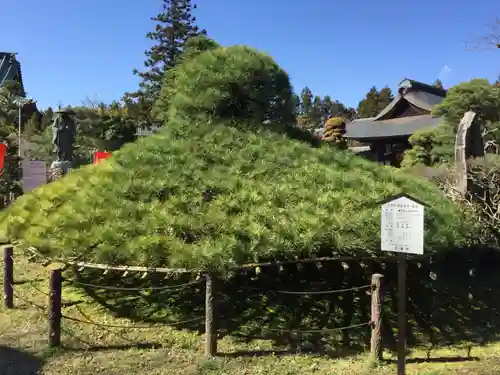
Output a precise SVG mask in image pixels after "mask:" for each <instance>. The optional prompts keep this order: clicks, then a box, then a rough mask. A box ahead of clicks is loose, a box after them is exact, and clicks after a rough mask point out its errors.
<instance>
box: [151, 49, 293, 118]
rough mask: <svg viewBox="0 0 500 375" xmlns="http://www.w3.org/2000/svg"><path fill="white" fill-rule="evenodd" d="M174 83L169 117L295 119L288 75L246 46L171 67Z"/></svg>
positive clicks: (224, 50) (217, 51) (207, 52)
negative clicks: (174, 67)
mask: <svg viewBox="0 0 500 375" xmlns="http://www.w3.org/2000/svg"><path fill="white" fill-rule="evenodd" d="M174 86H175V94H174V95H173V97H171V100H170V103H169V114H170V116H172V115H174V116H188V117H189V116H196V115H199V114H203V115H204V116H208V117H210V118H213V119H215V118H226V119H227V118H238V119H251V120H255V122H256V123H258V122H264V121H266V122H271V124H272V125H274V124H276V125H277V124H280V125H288V126H292V123H293V120H294V104H293V97H292V87H291V85H290V81H289V78H288V75H287V74H286V73H285V72H284V71H283V70H282V69H281V68H280V67H279V65H277V64H276V63H275V62H274V61H273V59H272V58H271V57H269V56H267V55H264V54H262V53H260V52H258V51H256V50H254V49H252V48H249V47H244V46H235V47H228V48H223V47H221V48H216V49H212V50H209V51H206V52H204V53H201V54H199V55H197V56H195V57H194V58H193V59H190V60H187V61H185V62H184V63H183V64H181V65H180V66H178V67H177V68H176V71H175V83H174ZM161 101H162V98H160V100H159V102H160V103H161Z"/></svg>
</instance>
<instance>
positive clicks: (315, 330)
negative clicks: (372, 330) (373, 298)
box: [262, 322, 371, 334]
mask: <svg viewBox="0 0 500 375" xmlns="http://www.w3.org/2000/svg"><path fill="white" fill-rule="evenodd" d="M369 325H371V322H366V323H360V324H353V325H350V326H346V327H338V328H325V329H285V328H280V329H278V328H262V331H269V332H289V333H306V334H307V333H326V332H335V331H344V330H346V329H351V328H359V327H364V326H369Z"/></svg>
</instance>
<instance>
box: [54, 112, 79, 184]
mask: <svg viewBox="0 0 500 375" xmlns="http://www.w3.org/2000/svg"><path fill="white" fill-rule="evenodd" d="M71 116H75V112H74V111H73V110H72V109H71V108H62V109H59V110H58V111H56V112H55V118H54V121H53V122H52V145H53V150H52V151H53V152H54V153H55V154H56V161H54V162H53V163H52V165H51V169H60V170H61V172H62V174H66V173H67V171H68V170H69V169H70V168H71V166H72V162H73V150H74V144H75V138H76V122H75V120H74V119H73V118H72V117H71Z"/></svg>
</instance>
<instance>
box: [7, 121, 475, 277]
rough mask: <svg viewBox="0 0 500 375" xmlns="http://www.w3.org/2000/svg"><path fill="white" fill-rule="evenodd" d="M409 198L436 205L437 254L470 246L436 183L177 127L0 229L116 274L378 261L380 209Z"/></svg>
mask: <svg viewBox="0 0 500 375" xmlns="http://www.w3.org/2000/svg"><path fill="white" fill-rule="evenodd" d="M401 191H404V192H407V193H410V194H414V195H415V196H416V197H417V198H420V199H421V200H423V201H425V202H427V203H428V204H429V206H430V208H429V209H428V212H427V216H426V228H427V237H426V251H427V252H432V251H438V250H440V249H444V248H448V247H451V246H455V245H460V244H463V243H464V242H465V241H466V240H467V238H466V236H467V233H468V232H469V231H468V230H469V226H468V224H467V222H466V221H464V218H463V216H462V214H461V213H460V212H459V210H457V209H456V207H455V206H454V205H453V204H452V203H451V202H448V201H447V200H446V199H445V198H444V196H443V195H442V193H441V192H439V191H438V190H437V188H434V187H433V186H432V185H431V184H430V183H426V182H424V181H421V180H419V179H417V178H413V177H411V176H409V175H406V174H403V173H394V172H392V171H391V170H390V169H388V168H383V167H380V166H378V165H376V164H373V163H371V162H368V161H365V160H363V159H361V158H356V157H353V156H351V155H349V154H348V153H347V152H344V151H337V152H335V153H332V152H331V149H329V148H326V147H323V148H318V149H312V148H311V147H309V146H308V145H307V144H305V143H302V142H298V141H294V140H290V139H289V138H287V137H286V136H285V135H278V134H276V133H273V132H270V131H268V130H265V129H262V130H259V131H257V132H256V133H251V132H248V131H244V130H240V129H239V126H238V125H235V126H227V121H219V122H214V123H211V124H208V123H207V122H206V121H204V120H198V121H196V120H190V121H187V120H179V119H177V120H172V121H171V122H170V123H169V126H168V128H164V129H162V130H161V132H160V133H158V134H155V135H152V136H150V137H147V138H145V139H141V140H139V141H137V142H136V143H134V144H129V145H126V146H124V147H123V148H122V149H120V150H119V151H117V152H115V153H114V156H113V157H112V158H111V159H108V160H106V161H103V162H102V163H100V164H99V165H92V166H87V167H84V168H81V169H79V170H75V171H73V172H72V173H70V174H69V175H67V176H66V177H65V178H63V179H61V180H59V181H56V182H53V183H51V184H49V185H45V186H43V187H41V188H39V189H37V190H35V191H34V192H33V193H32V194H27V195H25V196H23V197H21V198H20V199H19V200H18V201H17V202H16V203H15V204H14V205H12V206H11V207H9V209H8V210H7V212H6V213H5V214H4V215H3V217H2V218H1V220H0V230H1V231H2V232H3V234H4V235H5V236H6V237H7V238H8V239H9V240H15V239H17V240H21V242H22V244H23V245H24V246H28V245H31V246H34V247H36V248H37V249H39V250H40V251H42V252H43V253H45V254H48V255H51V256H60V255H62V256H64V257H78V258H80V259H84V260H86V261H94V262H104V263H114V264H123V263H128V264H132V263H134V264H142V265H148V266H153V265H154V266H159V265H170V266H186V267H205V266H213V267H231V266H234V265H236V264H241V263H245V262H249V261H255V260H259V259H277V258H279V259H284V258H294V257H296V256H301V257H309V256H311V255H321V254H323V255H324V254H328V255H332V253H333V254H351V253H360V252H362V253H372V254H374V255H377V254H379V253H380V252H379V245H380V244H379V242H380V240H379V231H380V229H379V220H380V219H379V207H378V205H377V204H376V202H377V201H378V200H379V199H382V198H384V197H386V196H389V195H391V194H396V193H399V192H401ZM354 213H356V214H354Z"/></svg>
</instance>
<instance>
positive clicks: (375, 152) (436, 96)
mask: <svg viewBox="0 0 500 375" xmlns="http://www.w3.org/2000/svg"><path fill="white" fill-rule="evenodd" d="M445 96H446V90H443V89H440V88H438V87H435V86H431V85H427V84H425V83H421V82H417V81H414V80H411V79H404V80H403V81H401V83H400V84H399V88H398V93H397V96H396V97H395V98H394V100H393V101H392V102H391V103H389V105H388V106H387V107H385V108H384V109H383V110H382V111H381V112H380V113H379V114H378V115H377V116H375V117H371V118H363V119H357V120H354V121H352V122H350V123H348V124H346V128H345V135H344V137H345V138H346V139H350V140H355V141H358V142H360V143H362V144H364V145H366V146H369V148H368V147H366V148H364V149H363V150H362V151H361V150H360V151H361V152H360V154H362V155H363V156H364V157H367V158H369V159H371V160H374V161H378V162H379V163H382V164H386V165H392V166H395V167H399V166H400V164H401V161H402V159H403V154H404V151H405V150H408V149H410V148H411V145H410V143H409V141H408V139H409V138H410V136H411V135H412V134H414V133H415V132H416V131H417V130H420V129H423V128H433V127H436V126H438V124H439V123H440V121H441V119H440V118H436V117H433V116H432V115H431V111H432V109H433V108H434V106H436V105H437V104H439V103H441V102H442V101H443V99H444V97H445ZM318 130H319V129H318ZM316 133H317V134H318V135H320V133H321V132H316Z"/></svg>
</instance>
